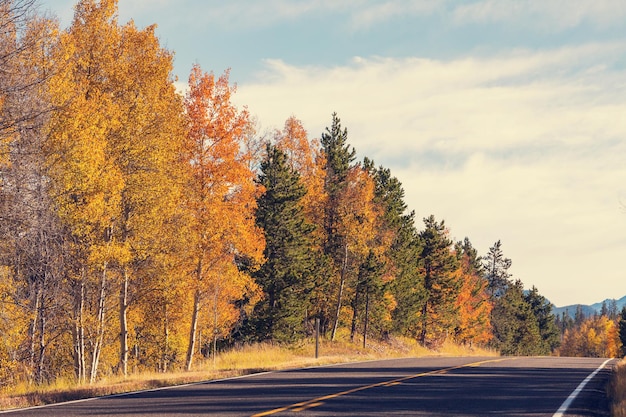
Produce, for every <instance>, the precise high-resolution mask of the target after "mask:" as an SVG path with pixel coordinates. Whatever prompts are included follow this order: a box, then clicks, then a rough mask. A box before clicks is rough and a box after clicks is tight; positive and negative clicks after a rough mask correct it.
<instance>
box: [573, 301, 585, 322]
mask: <svg viewBox="0 0 626 417" xmlns="http://www.w3.org/2000/svg"><path fill="white" fill-rule="evenodd" d="M585 319H586V317H585V312H584V311H583V306H582V305H580V304H577V305H576V312H575V313H574V325H575V326H576V327H580V326H581V325H582V324H583V323H584V322H585Z"/></svg>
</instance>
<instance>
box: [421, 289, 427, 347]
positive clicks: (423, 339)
mask: <svg viewBox="0 0 626 417" xmlns="http://www.w3.org/2000/svg"><path fill="white" fill-rule="evenodd" d="M427 326H428V300H426V301H424V306H423V307H422V328H421V329H420V337H419V342H420V344H421V345H422V346H426V327H427Z"/></svg>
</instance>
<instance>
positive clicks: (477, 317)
mask: <svg viewBox="0 0 626 417" xmlns="http://www.w3.org/2000/svg"><path fill="white" fill-rule="evenodd" d="M455 252H456V255H457V258H458V259H459V262H460V268H461V282H462V283H461V289H460V291H459V295H458V297H457V300H456V306H457V310H458V314H459V321H458V324H457V327H456V328H455V339H456V340H457V342H459V343H463V344H470V345H472V344H474V343H476V344H483V345H484V344H486V343H487V342H488V341H489V340H491V338H492V333H491V310H492V308H493V304H492V302H491V299H490V296H489V293H488V291H487V284H488V283H487V280H485V279H484V278H483V276H482V265H481V262H480V261H481V260H480V257H479V256H478V252H477V250H476V249H475V248H474V247H473V246H472V244H471V242H470V240H469V239H468V238H465V240H464V241H463V242H458V243H457V244H456V246H455Z"/></svg>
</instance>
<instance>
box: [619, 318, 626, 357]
mask: <svg viewBox="0 0 626 417" xmlns="http://www.w3.org/2000/svg"><path fill="white" fill-rule="evenodd" d="M618 324H619V340H620V341H621V342H622V356H626V307H622V311H621V313H620V315H619V322H618Z"/></svg>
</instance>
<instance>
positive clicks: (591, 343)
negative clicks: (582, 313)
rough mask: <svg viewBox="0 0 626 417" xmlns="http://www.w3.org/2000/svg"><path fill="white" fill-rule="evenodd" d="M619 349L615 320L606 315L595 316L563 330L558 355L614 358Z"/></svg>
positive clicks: (617, 354) (619, 343)
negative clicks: (576, 326)
mask: <svg viewBox="0 0 626 417" xmlns="http://www.w3.org/2000/svg"><path fill="white" fill-rule="evenodd" d="M620 349H621V342H620V340H619V331H618V328H617V325H616V324H615V322H614V321H613V320H610V319H609V318H608V317H606V316H597V317H591V318H589V319H587V320H585V321H584V322H583V323H582V324H581V325H580V327H579V328H577V329H568V330H566V331H565V335H564V336H563V341H562V343H561V348H560V349H559V355H560V356H583V357H595V358H615V357H618V356H619V353H620Z"/></svg>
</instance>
